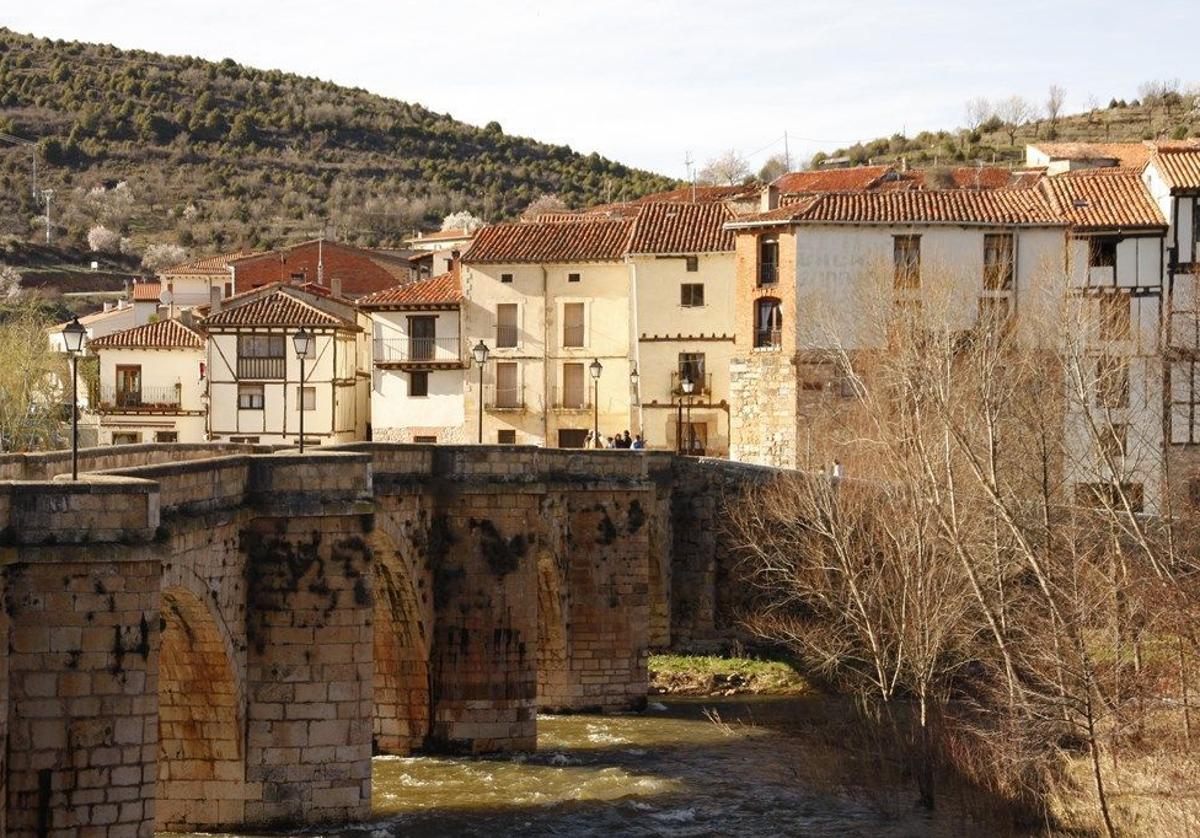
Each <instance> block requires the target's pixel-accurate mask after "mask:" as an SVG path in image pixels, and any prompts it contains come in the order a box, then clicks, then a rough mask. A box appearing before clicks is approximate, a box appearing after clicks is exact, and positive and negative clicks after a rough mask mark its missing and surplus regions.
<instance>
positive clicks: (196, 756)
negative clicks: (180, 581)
mask: <svg viewBox="0 0 1200 838" xmlns="http://www.w3.org/2000/svg"><path fill="white" fill-rule="evenodd" d="M161 625H162V638H161V646H160V652H159V659H158V788H157V793H156V798H157V799H156V802H155V827H156V829H159V830H190V829H199V828H211V827H216V826H225V825H235V824H237V823H239V822H241V821H242V819H243V816H244V808H245V800H244V798H245V776H246V768H245V755H244V752H243V750H242V749H243V736H242V718H241V714H240V713H239V712H238V706H239V698H238V695H237V686H236V684H235V682H234V678H233V669H232V667H231V666H230V664H229V658H228V655H227V654H226V649H225V644H224V643H223V642H222V640H221V634H220V632H219V630H218V628H217V623H216V621H215V620H214V619H213V617H212V615H211V614H210V613H209V611H208V609H207V608H206V607H205V605H204V603H203V602H202V601H201V600H200V599H199V598H198V597H197V596H196V595H195V594H193V593H191V592H190V591H187V590H185V589H183V588H168V589H167V590H165V591H163V594H162V623H161Z"/></svg>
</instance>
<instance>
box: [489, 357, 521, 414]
mask: <svg viewBox="0 0 1200 838" xmlns="http://www.w3.org/2000/svg"><path fill="white" fill-rule="evenodd" d="M495 405H496V407H509V408H512V407H520V406H521V385H520V384H519V383H518V379H517V365H516V362H514V361H508V362H498V363H497V364H496V399H495Z"/></svg>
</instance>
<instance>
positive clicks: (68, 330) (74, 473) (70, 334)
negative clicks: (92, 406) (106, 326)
mask: <svg viewBox="0 0 1200 838" xmlns="http://www.w3.org/2000/svg"><path fill="white" fill-rule="evenodd" d="M62 334H63V344H64V345H65V346H66V349H67V354H68V355H70V356H71V479H72V480H78V479H79V356H80V355H81V354H82V353H83V342H84V340H85V339H86V338H87V329H85V328H83V324H82V323H80V322H79V318H78V317H76V318H74V319H73V320H72V321H71V322H70V323H68V324H67V325H66V326H64V327H63V330H62Z"/></svg>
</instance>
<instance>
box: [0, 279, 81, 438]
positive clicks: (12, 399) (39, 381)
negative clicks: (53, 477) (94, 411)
mask: <svg viewBox="0 0 1200 838" xmlns="http://www.w3.org/2000/svg"><path fill="white" fill-rule="evenodd" d="M51 325H52V324H51V322H50V320H49V319H48V318H47V317H46V315H45V314H44V313H43V312H42V311H41V310H40V309H39V308H38V307H37V304H36V303H35V302H33V301H24V302H18V303H17V304H16V306H15V307H14V308H9V309H7V310H5V311H4V312H3V318H2V319H0V357H3V358H4V363H3V364H0V448H3V450H5V451H35V450H40V449H46V448H52V447H54V446H55V445H57V444H59V442H60V437H59V432H60V429H61V421H60V415H59V410H58V406H59V404H60V403H61V401H62V392H63V387H62V382H64V381H67V380H68V373H67V367H66V361H65V360H64V358H63V356H62V355H60V354H59V353H57V352H55V351H53V350H52V349H51V346H50V342H49V341H48V340H47V339H46V332H47V330H48V329H49V328H50V327H51Z"/></svg>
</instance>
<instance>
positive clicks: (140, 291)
mask: <svg viewBox="0 0 1200 838" xmlns="http://www.w3.org/2000/svg"><path fill="white" fill-rule="evenodd" d="M161 295H162V283H161V282H135V283H134V284H133V293H132V297H133V300H134V302H137V303H150V302H154V303H157V302H158V301H159V298H160V297H161Z"/></svg>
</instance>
